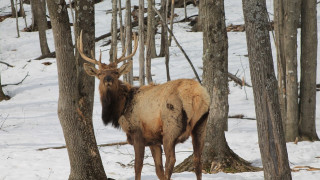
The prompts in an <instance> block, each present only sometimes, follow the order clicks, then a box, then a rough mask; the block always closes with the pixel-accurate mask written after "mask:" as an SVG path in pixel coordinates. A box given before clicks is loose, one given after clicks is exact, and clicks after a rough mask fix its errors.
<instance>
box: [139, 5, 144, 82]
mask: <svg viewBox="0 0 320 180" xmlns="http://www.w3.org/2000/svg"><path fill="white" fill-rule="evenodd" d="M139 39H140V41H139V82H140V86H142V85H145V72H144V70H145V67H144V0H139Z"/></svg>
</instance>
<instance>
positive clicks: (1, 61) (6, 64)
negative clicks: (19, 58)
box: [0, 61, 14, 67]
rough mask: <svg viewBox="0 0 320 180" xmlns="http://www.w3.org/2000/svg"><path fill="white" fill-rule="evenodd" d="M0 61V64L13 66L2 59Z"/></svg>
mask: <svg viewBox="0 0 320 180" xmlns="http://www.w3.org/2000/svg"><path fill="white" fill-rule="evenodd" d="M0 63H1V64H5V65H7V66H9V67H14V66H12V65H10V64H8V63H6V62H3V61H0Z"/></svg>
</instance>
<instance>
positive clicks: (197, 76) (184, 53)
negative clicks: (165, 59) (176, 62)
mask: <svg viewBox="0 0 320 180" xmlns="http://www.w3.org/2000/svg"><path fill="white" fill-rule="evenodd" d="M152 8H153V10H154V11H155V12H156V13H157V14H158V16H159V17H160V19H161V21H162V24H163V25H164V26H167V29H168V32H169V33H170V34H171V35H172V37H173V40H174V41H175V42H176V44H177V46H178V47H179V49H180V50H181V52H182V53H183V55H184V56H185V57H186V59H187V60H188V62H189V64H190V66H191V68H192V70H193V72H194V74H195V75H196V78H197V79H198V81H199V83H201V80H200V78H199V75H198V73H197V71H196V69H195V68H194V66H193V64H192V62H191V60H190V58H189V57H188V55H187V54H186V52H185V51H184V49H183V48H182V47H181V45H180V44H179V42H178V41H177V39H176V37H175V36H174V34H173V33H172V31H171V29H169V27H168V25H167V24H165V23H164V22H165V21H164V19H163V17H162V16H161V14H160V12H159V11H158V10H157V9H156V8H155V7H154V6H152Z"/></svg>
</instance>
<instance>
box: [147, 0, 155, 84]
mask: <svg viewBox="0 0 320 180" xmlns="http://www.w3.org/2000/svg"><path fill="white" fill-rule="evenodd" d="M153 4H154V0H148V28H147V54H146V78H147V82H148V84H150V83H152V76H151V58H155V56H156V51H155V50H156V49H155V37H154V36H155V32H154V20H155V18H154V15H155V13H154V11H153V9H152V6H153Z"/></svg>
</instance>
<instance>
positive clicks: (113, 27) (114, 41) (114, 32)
mask: <svg viewBox="0 0 320 180" xmlns="http://www.w3.org/2000/svg"><path fill="white" fill-rule="evenodd" d="M117 24H118V21H117V0H112V21H111V34H112V39H111V49H110V62H115V61H116V59H117V39H118V37H117V35H118V28H117Z"/></svg>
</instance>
